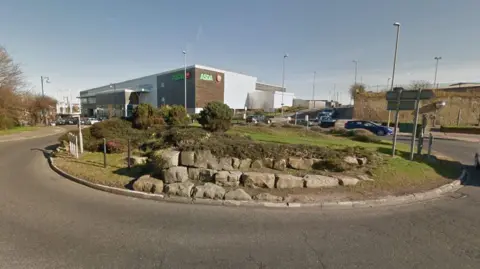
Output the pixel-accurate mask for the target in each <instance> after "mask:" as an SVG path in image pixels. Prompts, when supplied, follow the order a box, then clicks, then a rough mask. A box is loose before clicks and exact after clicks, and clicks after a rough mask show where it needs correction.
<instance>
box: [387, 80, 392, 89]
mask: <svg viewBox="0 0 480 269" xmlns="http://www.w3.org/2000/svg"><path fill="white" fill-rule="evenodd" d="M390 79H391V78H388V79H387V91H388V85H389V84H390Z"/></svg>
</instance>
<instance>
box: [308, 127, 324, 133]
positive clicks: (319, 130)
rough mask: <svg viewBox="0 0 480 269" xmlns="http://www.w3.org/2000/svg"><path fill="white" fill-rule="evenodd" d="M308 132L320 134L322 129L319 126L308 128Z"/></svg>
mask: <svg viewBox="0 0 480 269" xmlns="http://www.w3.org/2000/svg"><path fill="white" fill-rule="evenodd" d="M310 130H311V131H314V132H322V131H323V128H322V127H320V126H312V127H310Z"/></svg>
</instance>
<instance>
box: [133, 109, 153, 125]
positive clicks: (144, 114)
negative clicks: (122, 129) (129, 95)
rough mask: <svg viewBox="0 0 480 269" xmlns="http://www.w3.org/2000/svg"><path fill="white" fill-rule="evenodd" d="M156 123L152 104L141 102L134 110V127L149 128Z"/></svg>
mask: <svg viewBox="0 0 480 269" xmlns="http://www.w3.org/2000/svg"><path fill="white" fill-rule="evenodd" d="M153 124H154V109H153V107H152V106H151V105H150V104H140V105H138V106H137V107H136V108H135V109H134V110H133V127H134V128H137V129H143V130H145V129H147V128H149V127H151V126H152V125H153Z"/></svg>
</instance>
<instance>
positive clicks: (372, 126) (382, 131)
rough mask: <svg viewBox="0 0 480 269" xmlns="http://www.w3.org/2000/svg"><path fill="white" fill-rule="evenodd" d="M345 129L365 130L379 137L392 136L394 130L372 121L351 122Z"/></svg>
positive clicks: (346, 124)
mask: <svg viewBox="0 0 480 269" xmlns="http://www.w3.org/2000/svg"><path fill="white" fill-rule="evenodd" d="M345 129H350V130H351V129H365V130H368V131H370V132H372V133H374V134H376V135H378V136H384V135H391V134H392V133H393V130H392V129H391V128H388V127H387V126H382V125H379V124H377V123H375V122H372V121H365V120H351V121H348V122H347V123H345Z"/></svg>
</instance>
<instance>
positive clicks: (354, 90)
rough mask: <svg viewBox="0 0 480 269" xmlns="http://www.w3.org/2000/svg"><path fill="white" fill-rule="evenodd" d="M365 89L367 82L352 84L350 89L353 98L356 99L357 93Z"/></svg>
mask: <svg viewBox="0 0 480 269" xmlns="http://www.w3.org/2000/svg"><path fill="white" fill-rule="evenodd" d="M365 89H366V87H365V84H363V83H355V84H352V86H350V89H349V92H350V96H351V97H352V99H354V98H355V95H356V94H358V93H364V92H365Z"/></svg>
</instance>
